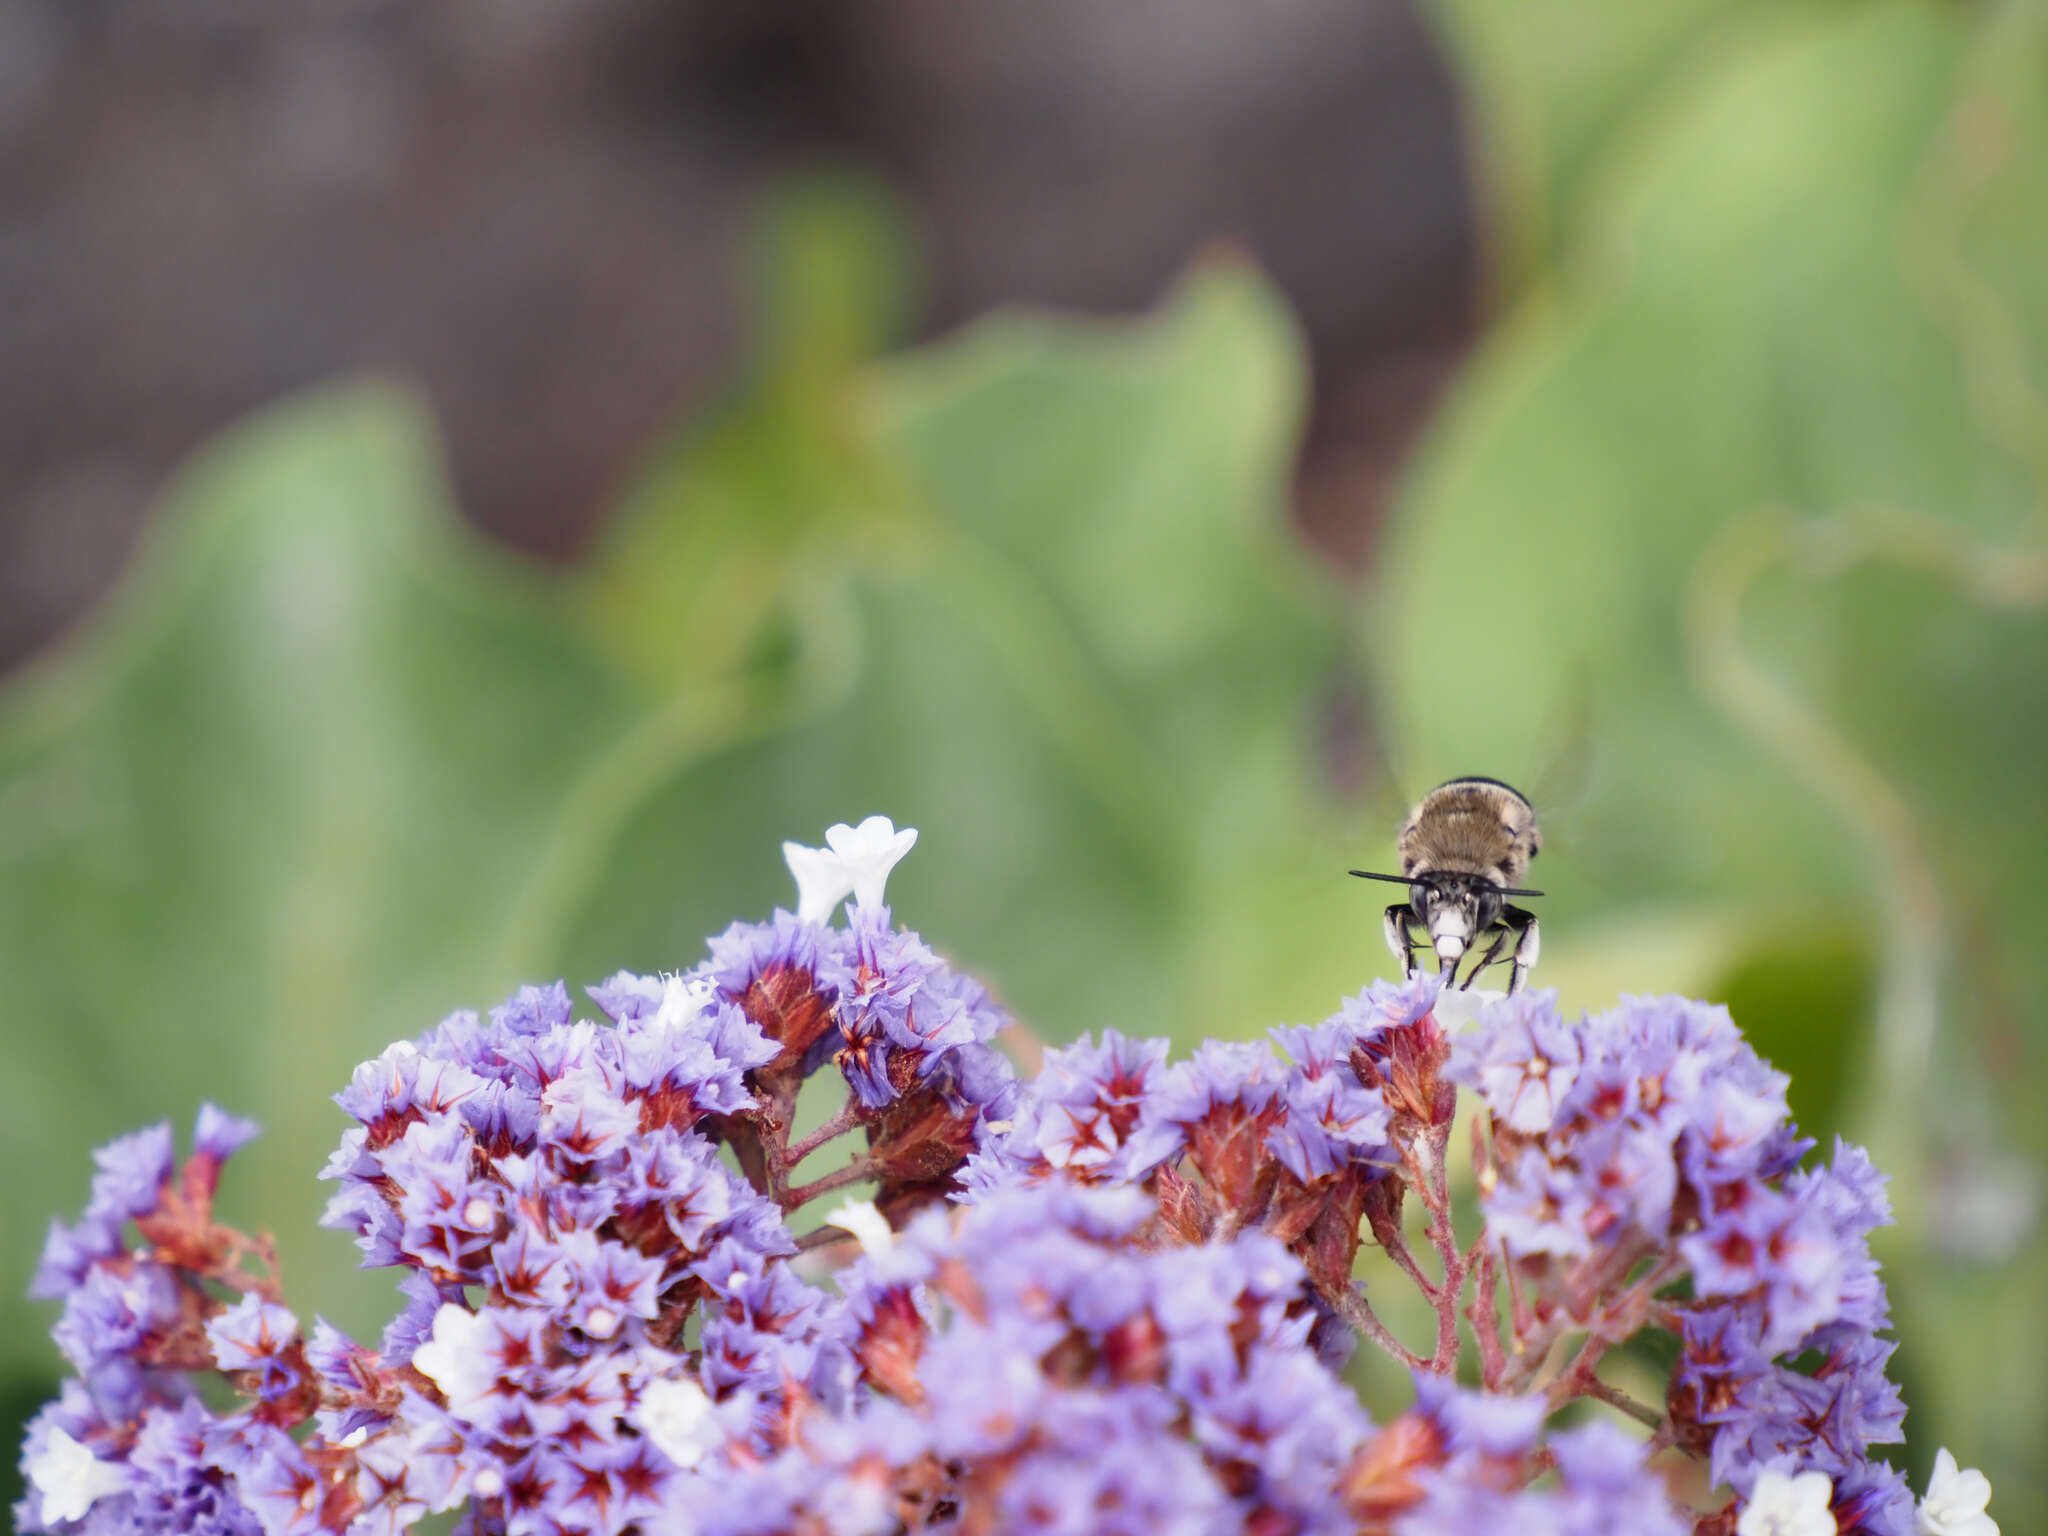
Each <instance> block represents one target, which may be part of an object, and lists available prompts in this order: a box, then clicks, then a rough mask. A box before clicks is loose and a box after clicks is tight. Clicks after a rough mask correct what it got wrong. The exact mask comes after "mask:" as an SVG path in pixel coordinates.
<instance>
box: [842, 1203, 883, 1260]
mask: <svg viewBox="0 0 2048 1536" xmlns="http://www.w3.org/2000/svg"><path fill="white" fill-rule="evenodd" d="M825 1224H826V1225H827V1226H832V1227H837V1228H839V1229H840V1230H841V1231H842V1232H848V1233H851V1234H852V1235H853V1239H854V1241H855V1242H857V1243H859V1244H860V1248H861V1252H862V1253H865V1254H866V1255H867V1256H868V1257H869V1258H871V1259H881V1258H887V1257H888V1255H889V1250H890V1249H892V1248H894V1247H895V1246H896V1233H895V1231H894V1229H893V1228H891V1227H890V1225H889V1218H888V1217H886V1216H884V1215H883V1214H882V1213H881V1212H880V1211H878V1210H876V1209H875V1202H874V1201H872V1200H849V1201H847V1202H846V1203H845V1204H844V1205H842V1206H840V1207H839V1208H838V1209H836V1210H833V1211H828V1212H827V1213H826V1215H825Z"/></svg>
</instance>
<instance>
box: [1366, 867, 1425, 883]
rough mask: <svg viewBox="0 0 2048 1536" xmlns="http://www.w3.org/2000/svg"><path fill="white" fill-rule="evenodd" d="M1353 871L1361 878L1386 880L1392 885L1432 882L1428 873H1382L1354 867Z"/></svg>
mask: <svg viewBox="0 0 2048 1536" xmlns="http://www.w3.org/2000/svg"><path fill="white" fill-rule="evenodd" d="M1351 873H1352V874H1354V875H1356V876H1358V878H1359V879H1361V880H1385V881H1387V882H1388V883H1389V884H1391V885H1428V884H1430V883H1431V880H1430V877H1429V876H1428V875H1382V874H1378V873H1376V872H1375V871H1373V870H1370V869H1354V870H1352V871H1351Z"/></svg>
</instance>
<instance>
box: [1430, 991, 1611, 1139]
mask: <svg viewBox="0 0 2048 1536" xmlns="http://www.w3.org/2000/svg"><path fill="white" fill-rule="evenodd" d="M1579 1039H1580V1037H1579V1034H1578V1032H1577V1031H1575V1030H1573V1029H1571V1028H1570V1027H1568V1026H1567V1025H1566V1024H1564V1023H1563V1021H1562V1020H1560V1019H1559V1018H1558V1016H1557V993H1556V992H1554V991H1539V992H1521V993H1518V994H1516V995H1515V996H1513V997H1509V998H1504V999H1503V1000H1502V1001H1500V1002H1498V1003H1495V1004H1494V1005H1493V1006H1492V1007H1491V1008H1489V1009H1487V1010H1486V1012H1485V1013H1484V1015H1482V1017H1481V1019H1480V1022H1479V1025H1478V1027H1477V1028H1476V1029H1474V1030H1473V1031H1471V1032H1470V1033H1468V1034H1465V1035H1463V1036H1460V1037H1459V1039H1458V1041H1457V1043H1456V1045H1455V1046H1454V1047H1453V1048H1452V1052H1451V1065H1450V1067H1449V1068H1448V1075H1449V1077H1450V1078H1451V1080H1452V1081H1453V1082H1459V1083H1465V1084H1468V1085H1470V1086H1472V1087H1475V1088H1477V1089H1478V1091H1479V1096H1480V1098H1481V1099H1482V1100H1484V1101H1485V1103H1486V1107H1487V1108H1488V1109H1489V1110H1491V1111H1492V1112H1493V1116H1494V1118H1495V1119H1496V1120H1497V1121H1499V1122H1500V1123H1501V1124H1502V1125H1505V1126H1507V1127H1508V1128H1509V1129H1510V1130H1515V1131H1521V1132H1522V1133H1524V1134H1525V1135H1530V1136H1540V1135H1542V1134H1543V1133H1544V1132H1545V1131H1548V1130H1549V1129H1550V1127H1551V1124H1552V1122H1553V1121H1555V1120H1556V1118H1557V1116H1558V1113H1559V1109H1560V1107H1561V1106H1562V1105H1563V1104H1564V1102H1565V1100H1566V1099H1567V1097H1568V1096H1569V1095H1570V1093H1571V1091H1572V1087H1573V1085H1574V1084H1575V1083H1576V1082H1577V1081H1578V1076H1579V1063H1580V1059H1581V1051H1580V1045H1579Z"/></svg>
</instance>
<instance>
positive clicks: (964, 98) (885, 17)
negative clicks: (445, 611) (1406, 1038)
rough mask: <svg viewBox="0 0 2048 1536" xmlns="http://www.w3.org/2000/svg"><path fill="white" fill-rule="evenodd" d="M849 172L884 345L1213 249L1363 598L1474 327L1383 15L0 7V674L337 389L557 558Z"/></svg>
mask: <svg viewBox="0 0 2048 1536" xmlns="http://www.w3.org/2000/svg"><path fill="white" fill-rule="evenodd" d="M820 161H824V162H827V163H830V162H845V163H852V164H854V165H858V166H862V167H866V168H869V169H872V170H876V171H879V172H880V173H881V174H882V175H883V176H884V177H885V178H886V180H887V181H888V182H889V183H890V184H891V185H892V186H893V187H894V188H895V189H896V190H897V192H898V193H899V195H900V196H901V198H902V199H903V201H904V203H905V205H906V206H907V207H908V209H909V210H910V211H911V214H912V217H913V220H914V223H915V224H916V226H917V229H918V234H919V237H920V241H921V245H922V254H923V257H924V259H925V261H926V264H927V271H926V281H925V283H924V285H923V290H922V306H923V307H922V309H921V312H920V314H919V315H918V316H917V317H916V325H917V327H918V330H919V331H920V332H922V333H931V332H936V331H940V330H943V329H945V328H947V327H948V326H950V325H952V324H954V323H955V322H957V321H959V320H961V319H963V318H965V317H967V316H971V315H973V314H976V313H979V312H981V311H983V310H986V309H988V308H990V307H992V306H995V305H1000V304H1005V303H1009V302H1033V303H1040V302H1042V303H1050V304H1057V305H1060V306H1063V307H1069V308H1079V309H1084V310H1098V311H1127V310H1132V309H1136V308H1139V307H1141V306H1144V305H1146V304H1149V303H1150V302H1151V301H1152V300H1153V299H1154V298H1155V297H1156V296H1157V295H1158V294H1159V293H1160V292H1161V291H1162V290H1163V288H1164V287H1165V285H1166V283H1167V282H1168V280H1169V278H1170V277H1171V276H1172V274H1173V273H1175V272H1176V271H1177V270H1179V269H1180V268H1181V267H1183V266H1184V265H1185V263H1186V261H1187V260H1188V257H1189V255H1190V253H1191V252H1193V251H1195V250H1197V249H1199V248H1200V247H1201V246H1203V245H1204V244H1206V243H1209V242H1211V241H1214V240H1216V239H1217V238H1218V237H1219V236H1220V237H1225V238H1230V239H1233V240H1235V241H1238V242H1241V243H1242V244H1243V245H1244V246H1246V247H1248V248H1249V249H1250V250H1251V251H1252V252H1253V253H1255V255H1256V256H1257V258H1258V259H1259V261H1260V262H1261V263H1262V264H1263V265H1264V266H1265V267H1266V269H1267V270H1268V271H1269V272H1270V273H1271V274H1272V275H1273V277H1274V278H1275V279H1276V280H1277V281H1278V282H1279V284H1280V285H1281V286H1282V287H1283V289H1284V290H1285V292H1286V293H1287V295H1288V297H1289V299H1290V300H1291V301H1292V303H1293V304H1294V306H1295V307H1296V309H1297V311H1298V313H1299V314H1300V316H1301V318H1302V320H1303V322H1304V324H1305V325H1306V326H1307V328H1308V331H1309V334H1310V339H1311V344H1312V348H1313V353H1314V359H1315V370H1316V402H1315V408H1314V413H1313V418H1312V425H1311V429H1310V443H1309V452H1308V454H1307V456H1306V458H1305V461H1304V467H1303V469H1302V479H1301V495H1300V502H1301V505H1302V509H1303V512H1304V516H1305V517H1306V518H1307V520H1308V521H1309V523H1310V525H1311V527H1312V528H1313V529H1314V530H1315V531H1316V532H1317V534H1318V536H1319V538H1320V540H1321V542H1322V543H1324V544H1325V546H1326V547H1328V548H1329V549H1330V550H1331V551H1332V552H1333V553H1335V554H1336V555H1337V556H1338V557H1339V558H1340V559H1343V560H1346V561H1347V562H1354V563H1355V562H1357V561H1359V560H1361V559H1362V557H1363V553H1364V550H1365V547H1366V542H1367V540H1368V538H1369V531H1370V528H1371V526H1372V522H1373V518H1374V515H1375V511H1376V508H1377V506H1378V503H1379V501H1380V499H1381V497H1382V495H1383V492H1384V489H1385V485H1386V481H1387V477H1388V473H1389V470H1390V467H1391V466H1392V465H1393V464H1394V463H1395V462H1396V461H1397V459H1398V456H1399V451H1400V449H1401V447H1402V446H1403V444H1405V443H1406V442H1407V441H1408V440H1409V438H1410V437H1411V435H1412V432H1413V429H1414V428H1415V426H1416V425H1417V424H1418V423H1419V421H1420V419H1421V417H1422V415H1423V413H1424V412H1425V411H1426V409H1427V406H1428V404H1429V402H1430V401H1431V400H1432V399H1433V398H1434V395H1435V392H1436V389H1437V387H1438V385H1439V384H1440V382H1441V381H1442V380H1443V379H1444V378H1445V377H1446V375H1447V373H1448V369H1449V363H1450V360H1451V359H1452V358H1453V357H1454V355H1455V354H1456V353H1457V352H1458V351H1459V349H1460V346H1461V344H1462V342H1463V340H1464V339H1465V337H1466V336H1467V333H1468V330H1469V327H1470V322H1471V318H1472V314H1473V309H1474V303H1473V288H1474V269H1475V260H1474V256H1473V246H1474V242H1473V238H1472V227H1471V226H1472V213H1471V208H1470V203H1469V201H1468V197H1467V193H1466V178H1465V173H1464V171H1463V169H1462V165H1461V152H1460V134H1459V124H1458V108H1457V103H1456V101H1455V100H1454V97H1453V91H1452V86H1451V83H1450V79H1449V76H1448V74H1447V71H1446V68H1445V65H1444V63H1443V61H1442V60H1441V58H1440V57H1439V55H1438V53H1437V51H1436V49H1435V48H1434V46H1433V44H1432V40H1431V38H1430V36H1429V35H1428V33H1427V32H1426V31H1425V28H1424V26H1423V25H1422V23H1421V21H1420V20H1419V18H1418V17H1417V15H1416V14H1415V13H1414V11H1412V10H1411V9H1410V7H1409V6H1408V5H1406V4H1403V3H1400V0H1279V3H1272V4H1265V5H1259V6H1246V5H1244V4H1242V3H1239V0H1177V3H1174V4H1170V5H1169V4H1164V3H1158V0H1153V3H1119V4H1116V5H1104V4H1101V3H1098V0H1041V3H1034V4H1031V5H1023V6H1020V5H1014V4H1007V5H1006V4H1002V3H999V0H881V3H876V4H871V5H866V6H859V7H851V6H839V5H830V4H824V3H815V0H747V3H738V0H696V3H690V4H681V5H676V4H662V3H654V0H589V3H585V4H579V5H575V6H562V5H554V4H548V3H543V0H463V3H454V4H446V5H440V6H421V5H417V4H411V3H399V0H324V3H309V4H302V5H297V6H278V5H276V4H274V3H269V0H122V3H113V0H5V3H4V5H0V317H4V318H0V350H4V357H5V367H4V368H0V392H4V393H0V665H11V664H14V663H16V662H18V661H20V660H21V659H22V658H23V657H25V656H26V655H27V654H28V653H30V652H31V651H33V650H34V649H35V648H36V647H37V646H38V645H40V644H41V643H43V642H44V641H45V640H47V639H48V638H49V637H50V636H51V635H52V634H53V633H54V632H55V631H56V630H57V629H58V628H59V627H61V626H62V625H63V624H64V623H65V622H67V621H68V620H70V619H71V618H73V617H74V616H76V615H77V614H78V613H79V612H80V611H81V609H82V608H83V607H84V606H85V605H87V604H88V603H89V602H90V601H91V600H92V599H93V598H94V596H95V595H96V594H98V593H99V592H100V591H102V590H103V589H104V588H105V586H106V585H107V584H108V582H109V581H110V580H111V579H112V577H113V575H114V573H115V572H116V571H117V570H118V569H119V567H120V564H121V562H122V560H123V558H124V557H125V555H126V552H127V551H128V549H129V548H130V546H131V544H132V542H133V540H134V538H135V536H136V533H137V531H138V528H139V525H140V521H141V519H142V516H143V514H144V511H145V508H146V506H147V505H148V503H149V500H150V498H151V496H152V494H153V493H154V491H155V490H156V489H157V488H158V487H159V485H160V484H161V482H162V480H163V478H164V476H165V474H166V472H167V471H168V470H169V469H170V468H171V467H172V466H173V465H174V464H175V463H176V462H177V461H178V460H179V459H180V458H181V457H182V456H184V455H185V454H187V453H188V452H189V451H191V450H192V449H193V448H194V447H196V446H197V445H198V444H199V443H201V442H202V441H204V440H205V439H206V438H207V437H208V436H209V435H211V434H212V433H214V432H215V431H216V430H218V429H219V428H221V427H223V426H224V425H226V424H227V423H229V422H231V421H233V420H234V419H236V418H237V417H239V416H241V415H243V414H244V413H246V412H248V411H250V410H252V409H254V408H256V407H257V406H259V405H261V404H263V403H265V402H267V401H269V400H272V399H274V398H275V397H277V396H278V395H279V394H281V393H283V392H285V391H288V390H291V389H293V388H295V387H298V386H302V385H305V384H308V383H311V382H313V381H315V380H319V379H323V378H326V377H330V376H332V375H334V374H336V373H339V372H345V371H349V370H355V369H362V368H378V369H396V370H399V371H401V372H403V373H404V374H406V375H409V376H411V377H414V378H416V379H418V380H421V381H423V382H424V384H425V385H426V386H427V388H428V389H429V391H430V393H431V396H432V399H433V403H434V405H435V407H436V409H437V411H438V412H439V414H440V418H441V421H442V425H443V430H444V431H445V433H446V435H447V439H448V445H449V451H450V454H451V457H452V461H453V466H454V473H455V476H456V479H457V487H458V492H459V495H460V499H461V501H462V505H463V507H464V509H465V510H466V512H467V513H468V514H469V515H470V516H471V517H472V518H474V519H475V520H476V521H477V522H478V523H479V524H481V525H482V526H483V527H485V528H487V529H489V530H490V531H491V532H493V533H495V534H497V535H498V536H500V537H501V538H503V539H505V540H506V541H508V542H510V543H511V544H513V545H515V546H517V547H519V548H522V549H525V550H527V551H530V552H532V553H534V554H537V555H540V556H543V557H546V558H550V559H563V558H568V557H570V556H572V555H573V554H575V553H576V552H577V551H578V550H579V549H580V548H582V547H583V546H584V545H585V543H586V541H587V540H588V538H589V536H590V534H591V532H592V528H593V524H594V522H595V520H596V519H597V518H598V517H599V516H600V515H601V513H602V509H604V508H606V507H607V506H608V505H609V504H610V502H611V500H612V497H613V493H614V491H615V490H616V487H617V485H618V482H619V481H620V479H621V478H622V477H623V475H624V474H625V473H626V472H627V470H628V467H629V466H631V465H632V464H633V463H634V462H636V460H637V458H638V456H639V455H641V454H642V453H643V452H644V451H645V450H646V449H647V447H648V445H649V444H650V442H651V441H652V440H653V439H654V437H655V436H656V435H657V434H658V433H659V432H660V431H661V430H662V429H663V428H664V427H666V426H668V425H669V424H671V423H673V422H674V421H676V420H677V419H679V418H680V417H681V416H683V415H684V414H686V413H687V411H688V410H689V408H690V407H691V405H692V404H694V403H696V402H699V401H700V400H702V399H703V398H704V397H705V396H706V394H707V393H708V392H709V391H710V390H712V389H713V388H715V387H716V386H717V385H719V384H720V383H722V382H724V381H726V380H728V379H729V378H730V377H731V375H732V373H733V371H734V369H735V367H736V366H737V364H738V360H739V358H740V356H741V350H742V347H743V344H744V337H743V336H742V335H741V332H742V330H743V329H744V324H745V321H744V316H743V312H742V310H741V307H740V298H739V287H740V278H741V276H742V274H741V273H740V272H739V270H738V268H739V266H740V258H739V252H738V244H739V234H740V230H741V228H742V224H743V221H744V219H745V217H746V213H747V210H748V209H749V207H751V206H752V205H753V202H754V200H755V198H756V196H757V194H758V193H759V191H760V189H761V188H762V187H763V185H764V184H766V183H767V182H768V181H770V180H771V179H773V178H774V177H776V176H777V175H778V174H780V173H784V172H787V171H789V170H791V169H795V168H803V167H808V166H810V165H813V164H816V163H818V162H820Z"/></svg>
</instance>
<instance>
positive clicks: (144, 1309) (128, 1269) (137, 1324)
mask: <svg viewBox="0 0 2048 1536" xmlns="http://www.w3.org/2000/svg"><path fill="white" fill-rule="evenodd" d="M181 1316H182V1307H181V1305H180V1290H179V1285H178V1279H177V1276H176V1275H175V1274H174V1273H173V1272H172V1271H171V1270H170V1269H167V1268H166V1267H165V1266H163V1265H161V1264H156V1263H152V1262H150V1261H149V1260H147V1259H139V1260H136V1261H134V1262H133V1263H129V1264H124V1265H119V1266H116V1265H112V1264H104V1265H98V1266H95V1267H94V1268H93V1270H92V1271H91V1273H89V1274H88V1275H87V1276H86V1277H85V1281H84V1283H83V1284H81V1285H80V1286H79V1287H78V1289H76V1290H75V1291H73V1292H72V1293H71V1295H70V1296H69V1297H68V1298H67V1299H66V1301H65V1303H64V1315H63V1317H61V1318H60V1319H58V1322H57V1326H56V1327H54V1328H52V1329H51V1330H50V1337H51V1338H53V1339H55V1340H56V1341H57V1347H58V1348H59V1349H61V1350H63V1351H64V1358H65V1359H67V1360H69V1361H70V1362H71V1364H72V1368H73V1369H75V1370H76V1371H77V1372H78V1374H79V1375H81V1376H85V1377H90V1376H92V1375H93V1374H94V1373H95V1372H96V1371H98V1370H99V1369H100V1368H101V1367H102V1366H103V1365H106V1364H109V1363H111V1362H114V1361H116V1360H118V1359H120V1358H121V1357H123V1356H137V1357H140V1356H141V1355H143V1354H144V1353H145V1352H146V1351H147V1349H148V1348H149V1346H150V1345H151V1344H152V1343H153V1342H155V1341H158V1340H161V1339H163V1338H165V1337H167V1336H168V1335H169V1334H170V1333H171V1332H172V1330H174V1329H175V1328H176V1327H177V1326H178V1323H179V1320H180V1318H181Z"/></svg>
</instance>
